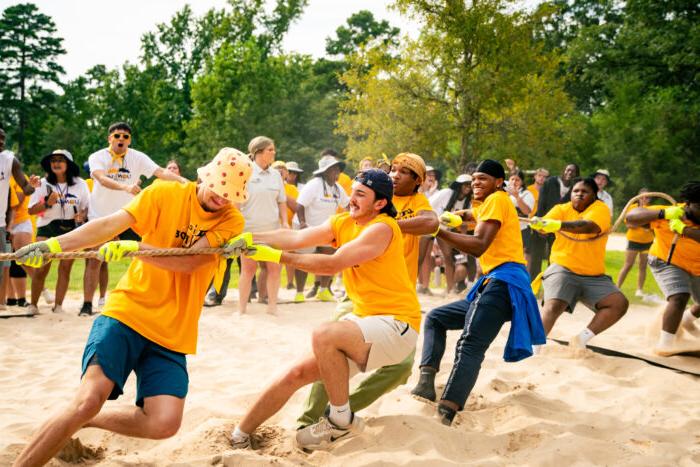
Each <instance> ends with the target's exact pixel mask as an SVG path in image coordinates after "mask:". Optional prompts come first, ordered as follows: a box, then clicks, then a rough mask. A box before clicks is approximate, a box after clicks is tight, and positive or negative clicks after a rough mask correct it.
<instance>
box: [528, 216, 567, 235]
mask: <svg viewBox="0 0 700 467" xmlns="http://www.w3.org/2000/svg"><path fill="white" fill-rule="evenodd" d="M530 228H531V229H534V230H539V231H541V232H544V233H552V232H557V231H559V230H560V229H561V221H558V220H554V219H542V218H541V217H533V218H532V220H531V221H530Z"/></svg>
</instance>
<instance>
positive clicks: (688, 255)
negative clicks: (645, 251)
mask: <svg viewBox="0 0 700 467" xmlns="http://www.w3.org/2000/svg"><path fill="white" fill-rule="evenodd" d="M676 206H681V207H685V203H679V204H676ZM667 207H669V206H649V207H648V209H664V208H667ZM683 223H685V225H688V226H690V227H694V228H698V227H700V225H698V224H694V223H693V222H691V221H689V220H685V219H684V220H683ZM650 225H651V228H652V229H654V243H652V244H651V248H650V249H649V254H650V255H654V256H656V257H657V258H659V259H660V260H662V261H666V259H667V258H668V251H669V250H670V249H671V243H672V242H673V237H674V236H675V235H676V233H675V232H674V231H672V230H671V229H669V228H668V221H667V220H666V219H659V220H655V221H653V222H651V223H650ZM671 264H673V265H674V266H678V267H679V268H681V269H683V270H684V271H687V272H688V273H690V274H692V275H694V276H700V243H698V242H696V241H695V240H693V239H690V238H687V237H679V239H678V243H676V249H675V250H673V258H671Z"/></svg>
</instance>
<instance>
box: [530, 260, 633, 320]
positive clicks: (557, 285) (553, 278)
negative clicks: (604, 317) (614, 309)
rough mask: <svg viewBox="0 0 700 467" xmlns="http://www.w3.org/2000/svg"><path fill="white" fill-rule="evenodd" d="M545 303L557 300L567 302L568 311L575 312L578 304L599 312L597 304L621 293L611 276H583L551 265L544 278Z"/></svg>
mask: <svg viewBox="0 0 700 467" xmlns="http://www.w3.org/2000/svg"><path fill="white" fill-rule="evenodd" d="M542 286H543V287H544V301H545V302H546V301H547V300H550V299H557V300H562V301H564V302H566V303H567V304H568V305H569V307H568V308H567V310H566V311H568V312H569V313H571V312H573V310H574V308H575V307H576V303H577V302H579V301H580V302H581V303H583V304H584V305H586V306H587V307H588V308H590V309H591V310H593V311H598V310H597V308H596V303H598V302H600V301H601V300H602V299H604V298H605V297H607V296H608V295H611V294H614V293H616V292H617V293H621V292H620V289H618V288H617V287H615V284H613V281H612V279H611V278H610V276H606V275H605V274H601V275H600V276H582V275H580V274H576V273H574V272H571V271H569V270H568V269H566V268H565V267H563V266H560V265H558V264H550V266H549V267H548V268H547V270H546V271H545V272H544V275H543V276H542Z"/></svg>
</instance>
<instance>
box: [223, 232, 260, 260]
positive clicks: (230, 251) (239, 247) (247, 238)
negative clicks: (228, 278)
mask: <svg viewBox="0 0 700 467" xmlns="http://www.w3.org/2000/svg"><path fill="white" fill-rule="evenodd" d="M252 244H253V234H252V233H250V232H243V233H242V234H240V235H236V236H235V237H233V238H232V239H231V240H229V241H228V242H226V244H225V245H224V250H226V251H225V252H224V254H223V255H222V256H223V257H224V258H226V259H228V258H236V257H238V256H241V253H243V250H245V249H247V248H248V247H250V246H251V245H252Z"/></svg>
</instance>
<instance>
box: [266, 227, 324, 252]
mask: <svg viewBox="0 0 700 467" xmlns="http://www.w3.org/2000/svg"><path fill="white" fill-rule="evenodd" d="M253 242H254V243H265V244H266V245H270V246H271V247H273V248H277V249H279V250H286V251H289V250H298V249H300V248H308V247H310V246H318V245H330V244H331V243H332V242H333V230H332V229H331V223H330V221H326V222H324V223H323V224H321V225H317V226H316V227H309V228H306V229H303V230H289V229H278V230H272V231H270V232H259V233H254V234H253Z"/></svg>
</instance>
